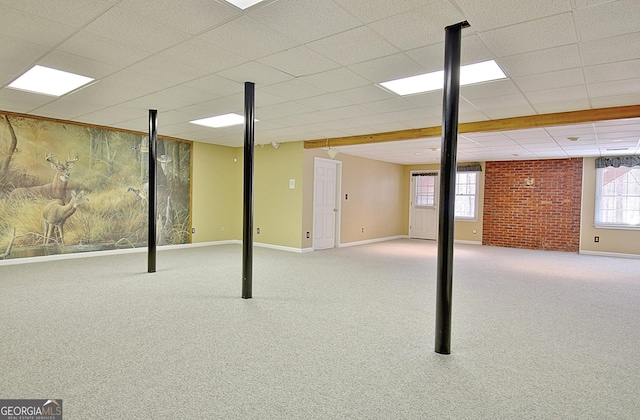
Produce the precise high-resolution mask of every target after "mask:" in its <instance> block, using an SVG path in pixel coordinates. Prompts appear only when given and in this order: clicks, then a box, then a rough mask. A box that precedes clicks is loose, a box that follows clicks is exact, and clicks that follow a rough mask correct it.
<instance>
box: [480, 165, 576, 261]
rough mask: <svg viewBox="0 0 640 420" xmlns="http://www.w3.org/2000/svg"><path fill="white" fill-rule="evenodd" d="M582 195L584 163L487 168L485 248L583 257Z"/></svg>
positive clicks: (489, 166)
mask: <svg viewBox="0 0 640 420" xmlns="http://www.w3.org/2000/svg"><path fill="white" fill-rule="evenodd" d="M526 178H533V180H534V185H533V186H532V187H527V186H526V185H525V179H526ZM581 192H582V159H553V160H525V161H508V162H487V163H486V167H485V190H484V218H483V225H482V243H483V244H484V245H495V246H504V247H510V248H527V249H546V250H554V251H570V252H578V250H579V246H580V205H581V203H580V201H581Z"/></svg>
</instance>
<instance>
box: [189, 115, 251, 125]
mask: <svg viewBox="0 0 640 420" xmlns="http://www.w3.org/2000/svg"><path fill="white" fill-rule="evenodd" d="M254 121H255V122H258V120H255V119H254ZM189 122H190V123H191V124H198V125H204V126H205V127H213V128H221V127H229V126H232V125H240V124H244V116H242V115H238V114H234V113H230V114H223V115H218V116H215V117H208V118H202V119H199V120H193V121H189Z"/></svg>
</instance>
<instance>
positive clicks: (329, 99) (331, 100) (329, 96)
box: [297, 93, 353, 109]
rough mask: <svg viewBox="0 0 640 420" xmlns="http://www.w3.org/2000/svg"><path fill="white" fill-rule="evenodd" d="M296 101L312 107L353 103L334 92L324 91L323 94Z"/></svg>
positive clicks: (332, 106) (340, 105)
mask: <svg viewBox="0 0 640 420" xmlns="http://www.w3.org/2000/svg"><path fill="white" fill-rule="evenodd" d="M297 102H299V103H301V104H303V105H306V106H308V107H311V108H313V109H330V108H336V107H343V106H349V105H353V102H351V101H348V100H346V99H344V98H342V97H340V96H338V95H337V94H334V93H326V94H324V95H318V96H313V97H310V98H304V99H299V100H298V101H297Z"/></svg>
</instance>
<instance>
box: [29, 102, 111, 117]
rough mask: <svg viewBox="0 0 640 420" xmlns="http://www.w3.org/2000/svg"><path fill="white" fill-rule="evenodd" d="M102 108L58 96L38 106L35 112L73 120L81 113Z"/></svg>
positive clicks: (84, 113) (88, 112)
mask: <svg viewBox="0 0 640 420" xmlns="http://www.w3.org/2000/svg"><path fill="white" fill-rule="evenodd" d="M100 109H102V106H100V105H93V104H88V103H85V102H80V101H76V100H73V99H69V98H58V99H56V100H55V101H52V102H49V103H48V104H45V105H43V106H41V107H39V108H38V109H37V110H35V112H37V113H38V114H41V115H46V116H47V117H50V118H60V119H63V120H73V119H75V118H77V117H79V116H81V115H86V114H90V113H93V112H96V111H99V110H100Z"/></svg>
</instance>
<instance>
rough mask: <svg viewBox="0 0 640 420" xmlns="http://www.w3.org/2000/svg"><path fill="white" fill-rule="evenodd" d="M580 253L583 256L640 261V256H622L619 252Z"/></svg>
mask: <svg viewBox="0 0 640 420" xmlns="http://www.w3.org/2000/svg"><path fill="white" fill-rule="evenodd" d="M578 253H579V254H583V255H596V256H599V257H614V258H632V259H640V254H622V253H619V252H601V251H585V250H582V249H581V250H580V251H579V252H578Z"/></svg>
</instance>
